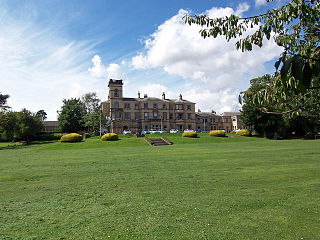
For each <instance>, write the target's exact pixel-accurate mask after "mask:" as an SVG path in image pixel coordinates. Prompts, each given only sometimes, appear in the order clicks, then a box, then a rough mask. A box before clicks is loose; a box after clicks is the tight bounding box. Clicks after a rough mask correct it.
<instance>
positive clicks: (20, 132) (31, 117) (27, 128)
mask: <svg viewBox="0 0 320 240" xmlns="http://www.w3.org/2000/svg"><path fill="white" fill-rule="evenodd" d="M42 128H43V125H42V121H41V120H40V119H39V117H38V116H37V115H36V114H34V113H32V112H30V111H28V110H27V109H22V110H21V111H20V112H11V111H9V112H1V113H0V140H1V141H13V140H23V141H26V142H27V143H29V142H30V141H31V140H32V139H33V138H34V137H35V136H36V135H37V134H38V133H40V131H41V130H42Z"/></svg>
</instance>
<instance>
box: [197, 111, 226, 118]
mask: <svg viewBox="0 0 320 240" xmlns="http://www.w3.org/2000/svg"><path fill="white" fill-rule="evenodd" d="M196 116H199V117H221V116H219V115H217V114H215V113H211V112H196Z"/></svg>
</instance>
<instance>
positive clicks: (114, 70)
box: [106, 63, 123, 79]
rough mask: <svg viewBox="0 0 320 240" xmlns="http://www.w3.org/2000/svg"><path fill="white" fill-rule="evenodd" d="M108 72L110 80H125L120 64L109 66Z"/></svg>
mask: <svg viewBox="0 0 320 240" xmlns="http://www.w3.org/2000/svg"><path fill="white" fill-rule="evenodd" d="M106 72H107V78H108V79H109V78H112V79H123V74H122V70H121V67H120V65H119V64H116V63H110V64H109V66H108V67H107V68H106Z"/></svg>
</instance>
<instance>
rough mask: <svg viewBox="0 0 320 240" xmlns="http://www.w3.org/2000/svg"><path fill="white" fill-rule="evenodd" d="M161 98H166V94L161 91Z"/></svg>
mask: <svg viewBox="0 0 320 240" xmlns="http://www.w3.org/2000/svg"><path fill="white" fill-rule="evenodd" d="M162 99H163V100H165V99H166V94H165V93H164V92H163V93H162Z"/></svg>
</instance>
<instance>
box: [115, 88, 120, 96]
mask: <svg viewBox="0 0 320 240" xmlns="http://www.w3.org/2000/svg"><path fill="white" fill-rule="evenodd" d="M114 96H115V97H119V90H118V89H117V88H116V89H115V90H114Z"/></svg>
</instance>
